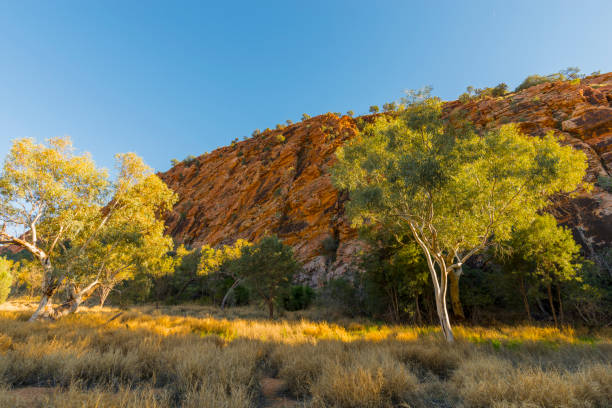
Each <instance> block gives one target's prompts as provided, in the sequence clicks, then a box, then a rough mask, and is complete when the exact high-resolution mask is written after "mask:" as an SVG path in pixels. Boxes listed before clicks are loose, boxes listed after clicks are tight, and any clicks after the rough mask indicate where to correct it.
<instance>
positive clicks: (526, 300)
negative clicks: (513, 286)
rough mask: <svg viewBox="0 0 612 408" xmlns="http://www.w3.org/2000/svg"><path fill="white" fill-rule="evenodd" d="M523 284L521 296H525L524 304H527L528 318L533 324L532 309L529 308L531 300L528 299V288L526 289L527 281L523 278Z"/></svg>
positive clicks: (521, 280) (521, 279)
mask: <svg viewBox="0 0 612 408" xmlns="http://www.w3.org/2000/svg"><path fill="white" fill-rule="evenodd" d="M520 282H521V295H522V296H523V303H524V304H525V312H527V318H528V319H529V321H530V322H531V321H532V320H533V319H532V317H531V309H530V308H529V299H527V288H526V287H525V279H524V278H523V276H521V278H520Z"/></svg>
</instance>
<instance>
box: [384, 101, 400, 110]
mask: <svg viewBox="0 0 612 408" xmlns="http://www.w3.org/2000/svg"><path fill="white" fill-rule="evenodd" d="M396 110H397V103H395V102H387V103H385V104H383V111H384V112H395V111H396Z"/></svg>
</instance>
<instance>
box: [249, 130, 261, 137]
mask: <svg viewBox="0 0 612 408" xmlns="http://www.w3.org/2000/svg"><path fill="white" fill-rule="evenodd" d="M259 135H261V130H259V129H255V130H254V131H253V133H251V136H253V137H257V136H259Z"/></svg>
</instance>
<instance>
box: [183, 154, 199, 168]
mask: <svg viewBox="0 0 612 408" xmlns="http://www.w3.org/2000/svg"><path fill="white" fill-rule="evenodd" d="M196 160H197V157H195V156H193V155H191V154H190V155H189V156H187V157H185V159H184V160H183V163H184V164H185V166H191V165H193V164H195V163H196Z"/></svg>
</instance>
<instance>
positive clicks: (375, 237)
mask: <svg viewBox="0 0 612 408" xmlns="http://www.w3.org/2000/svg"><path fill="white" fill-rule="evenodd" d="M360 236H361V238H362V239H364V240H365V241H366V242H367V243H368V245H369V248H370V249H369V250H368V251H367V252H365V253H364V254H362V256H361V263H360V265H361V269H362V270H363V271H364V279H363V280H364V284H365V296H366V301H365V302H364V303H365V308H366V313H368V314H371V315H373V316H375V317H386V318H387V320H391V321H393V322H396V323H397V322H400V321H406V320H410V321H412V322H422V316H421V314H420V310H419V306H418V302H419V297H421V296H422V295H423V292H424V290H425V289H426V288H428V280H429V273H428V272H427V264H426V263H425V258H424V257H423V254H422V252H421V250H420V248H419V247H418V245H417V244H416V243H415V242H414V240H413V239H412V238H411V237H410V236H407V237H403V239H401V240H397V239H396V238H395V236H394V234H392V233H390V232H389V231H388V230H384V229H366V230H362V231H361V232H360Z"/></svg>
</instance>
